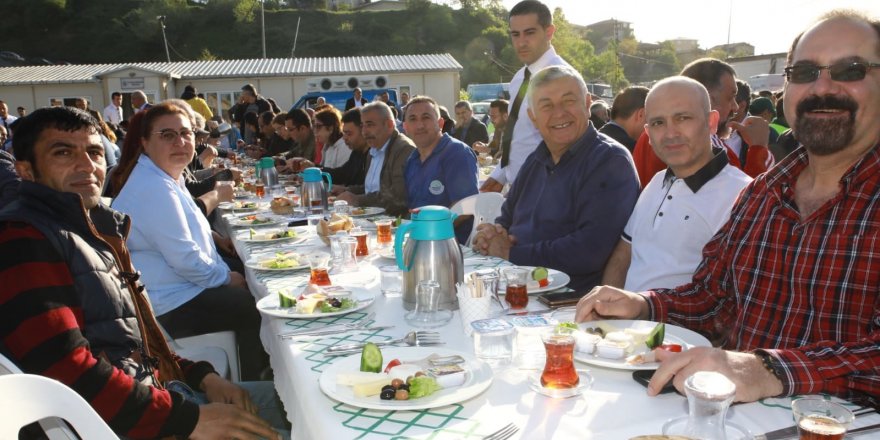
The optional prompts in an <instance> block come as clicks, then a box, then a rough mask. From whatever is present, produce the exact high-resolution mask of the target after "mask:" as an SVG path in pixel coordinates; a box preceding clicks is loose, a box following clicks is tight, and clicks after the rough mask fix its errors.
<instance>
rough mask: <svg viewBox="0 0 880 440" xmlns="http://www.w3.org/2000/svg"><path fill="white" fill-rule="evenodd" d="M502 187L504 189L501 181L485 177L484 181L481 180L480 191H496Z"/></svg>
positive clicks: (499, 190)
mask: <svg viewBox="0 0 880 440" xmlns="http://www.w3.org/2000/svg"><path fill="white" fill-rule="evenodd" d="M502 189H504V185H502V184H501V182H499V181H497V180H495V179H493V178H491V177H490V178H488V179H486V181H485V182H483V186H481V187H480V192H496V193H498V192H501V190H502Z"/></svg>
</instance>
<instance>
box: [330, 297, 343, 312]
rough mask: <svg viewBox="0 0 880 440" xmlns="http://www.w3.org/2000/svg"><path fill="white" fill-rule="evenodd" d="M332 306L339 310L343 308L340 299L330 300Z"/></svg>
mask: <svg viewBox="0 0 880 440" xmlns="http://www.w3.org/2000/svg"><path fill="white" fill-rule="evenodd" d="M330 305H331V306H333V307H336V308H337V309H338V308H339V307H340V306H342V301H340V300H339V298H330Z"/></svg>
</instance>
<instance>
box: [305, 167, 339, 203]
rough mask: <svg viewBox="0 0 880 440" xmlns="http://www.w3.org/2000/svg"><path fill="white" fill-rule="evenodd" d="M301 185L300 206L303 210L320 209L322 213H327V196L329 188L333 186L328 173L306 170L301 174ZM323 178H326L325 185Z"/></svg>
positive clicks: (314, 168)
mask: <svg viewBox="0 0 880 440" xmlns="http://www.w3.org/2000/svg"><path fill="white" fill-rule="evenodd" d="M301 176H302V179H303V184H302V206H303V207H304V208H305V209H308V210H311V209H312V208H316V207H320V208H321V209H323V210H324V212H325V213H326V212H328V209H329V207H328V206H327V195H328V194H330V187H331V186H333V179H332V178H331V177H330V174H329V173H324V172H321V169H320V168H316V167H312V168H306V169H304V170H303V171H302V173H301ZM324 177H327V183H326V185H325V184H324Z"/></svg>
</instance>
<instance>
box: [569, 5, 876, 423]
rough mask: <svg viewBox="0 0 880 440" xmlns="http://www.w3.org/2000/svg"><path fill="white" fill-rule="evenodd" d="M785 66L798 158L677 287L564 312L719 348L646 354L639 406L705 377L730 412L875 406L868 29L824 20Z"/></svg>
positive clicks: (745, 207)
mask: <svg viewBox="0 0 880 440" xmlns="http://www.w3.org/2000/svg"><path fill="white" fill-rule="evenodd" d="M787 64H788V66H787V67H786V68H785V73H786V82H785V102H786V106H785V116H786V118H787V119H788V120H789V121H791V122H792V127H793V130H794V133H795V136H796V137H797V139H798V141H799V142H800V143H801V146H800V147H798V148H797V149H796V150H795V151H793V152H792V153H791V154H790V155H788V156H787V157H786V158H785V159H783V160H782V161H781V162H780V163H779V164H778V165H777V166H776V167H774V168H773V169H772V170H770V171H768V172H767V173H765V174H763V175H761V176H759V177H757V178H756V179H755V180H754V181H753V182H752V183H751V184H750V185H749V186H747V187H746V188H745V189H744V190H743V193H742V194H741V195H740V198H739V200H738V202H737V203H736V205H735V206H734V208H733V211H732V213H731V217H730V221H729V222H728V223H727V224H726V225H725V226H724V227H722V229H721V230H720V231H719V232H718V234H716V235H715V237H714V238H713V239H712V240H711V241H710V242H709V243H708V244H707V245H706V247H705V248H704V249H703V255H704V258H703V261H702V263H701V264H700V266H699V268H698V269H697V272H696V273H695V274H694V277H693V279H692V280H691V282H690V284H686V285H683V286H680V287H677V288H675V289H655V290H653V291H647V292H641V293H633V292H627V291H623V290H619V289H616V288H611V287H607V286H603V287H598V288H596V289H594V290H593V291H591V292H590V293H589V294H588V295H587V296H586V297H584V298H583V299H582V300H581V301H580V303H579V304H578V311H577V319H578V320H580V321H583V320H588V319H596V318H598V317H620V318H638V319H650V320H654V321H661V322H669V323H673V324H676V325H681V326H685V327H688V328H690V329H693V330H696V331H699V332H701V333H703V334H704V335H706V336H709V337H710V339H712V340H714V342H715V344H716V345H717V346H720V348H702V347H701V348H693V349H691V350H688V351H686V352H683V353H677V354H676V353H670V352H667V351H664V350H657V352H656V355H657V358H658V359H659V360H660V361H661V366H660V368H659V369H658V370H657V372H656V373H655V374H654V377H653V379H652V380H651V383H650V384H649V387H648V394H649V395H656V394H657V392H658V391H660V389H661V388H662V386H663V385H664V384H665V383H666V382H668V381H670V380H673V381H674V384H675V386H676V388H678V389H679V390H680V391H682V390H683V383H684V381H685V379H686V378H687V377H689V376H690V375H692V374H693V373H694V372H696V371H702V370H713V371H718V372H720V373H722V374H724V375H725V376H727V377H728V378H729V379H731V380H732V381H733V382H734V383H735V384H736V400H738V401H745V402H749V401H754V400H757V399H761V398H764V397H770V396H792V395H797V394H817V393H829V394H835V395H838V396H841V397H844V398H847V399H853V400H857V401H861V402H865V403H867V404H869V405H871V406H877V405H878V403H880V371H878V369H877V365H880V329H878V323H880V308H878V306H877V304H878V290H877V286H878V285H880V271H878V270H876V269H877V267H880V252H878V251H877V241H878V237H880V205H878V204H877V200H878V197H877V191H878V188H880V130H878V128H877V125H876V124H877V121H878V120H880V22H878V21H877V20H876V19H872V18H868V17H866V16H863V15H859V14H857V13H854V12H851V11H834V12H831V13H829V14H827V15H826V16H824V17H823V18H822V19H820V21H818V22H817V23H815V24H813V25H812V26H810V27H809V28H807V30H805V31H804V32H803V33H802V34H801V35H799V36H798V37H797V38H795V40H794V43H793V44H792V46H791V50H790V51H789V54H788V60H787Z"/></svg>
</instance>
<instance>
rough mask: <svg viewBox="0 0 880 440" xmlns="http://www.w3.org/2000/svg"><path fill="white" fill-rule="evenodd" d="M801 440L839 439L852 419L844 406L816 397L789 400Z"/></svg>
mask: <svg viewBox="0 0 880 440" xmlns="http://www.w3.org/2000/svg"><path fill="white" fill-rule="evenodd" d="M791 412H792V413H793V414H794V418H795V420H796V421H797V426H798V433H799V434H800V439H801V440H840V439H843V437H844V435H846V429H847V428H848V427H849V425H850V423H852V421H853V413H852V411H850V410H849V409H847V408H846V407H845V406H843V405H840V404H838V403H834V402H831V401H829V400H825V399H822V398H817V397H808V398H804V399H797V400H795V401H793V402H791Z"/></svg>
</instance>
